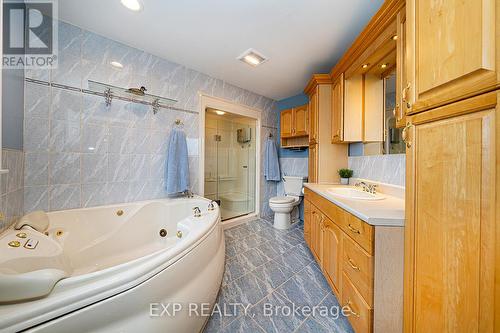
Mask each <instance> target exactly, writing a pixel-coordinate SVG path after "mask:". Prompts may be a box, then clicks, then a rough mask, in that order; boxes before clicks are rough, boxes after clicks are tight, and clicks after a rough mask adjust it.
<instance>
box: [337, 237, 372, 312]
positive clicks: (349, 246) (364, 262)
mask: <svg viewBox="0 0 500 333" xmlns="http://www.w3.org/2000/svg"><path fill="white" fill-rule="evenodd" d="M342 242H343V243H342V246H343V254H342V267H343V270H344V273H345V274H346V275H347V276H348V277H349V279H350V280H351V281H352V283H353V284H354V285H355V286H356V289H357V290H358V292H359V293H360V294H361V296H362V297H363V298H364V300H365V302H366V303H367V304H368V305H369V306H373V256H371V255H369V254H368V253H366V252H365V251H364V250H363V249H362V248H361V247H359V246H358V245H357V244H356V243H354V241H353V240H351V239H350V238H349V237H343V239H342Z"/></svg>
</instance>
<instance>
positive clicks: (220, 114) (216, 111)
mask: <svg viewBox="0 0 500 333" xmlns="http://www.w3.org/2000/svg"><path fill="white" fill-rule="evenodd" d="M215 113H217V114H218V115H219V116H223V115H225V114H226V113H225V112H224V111H220V110H215Z"/></svg>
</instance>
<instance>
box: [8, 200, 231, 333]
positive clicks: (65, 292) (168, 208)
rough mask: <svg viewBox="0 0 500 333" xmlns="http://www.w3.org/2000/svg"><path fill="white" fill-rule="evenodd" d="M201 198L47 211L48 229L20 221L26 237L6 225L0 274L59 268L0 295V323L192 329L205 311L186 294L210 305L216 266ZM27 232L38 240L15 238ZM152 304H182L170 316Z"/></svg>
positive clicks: (212, 221) (42, 327)
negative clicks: (55, 276) (49, 283)
mask: <svg viewBox="0 0 500 333" xmlns="http://www.w3.org/2000/svg"><path fill="white" fill-rule="evenodd" d="M208 204H209V201H208V200H206V199H203V198H199V197H195V198H180V199H162V200H153V201H146V202H138V203H130V204H122V205H113V206H104V207H96V208H88V209H75V210H67V211H59V212H51V213H49V214H48V216H49V221H50V225H49V229H48V236H46V235H43V234H41V233H38V232H36V231H33V230H29V229H26V230H22V231H23V232H25V233H27V238H25V239H19V240H20V241H21V246H20V247H17V248H12V247H8V246H7V243H8V242H9V241H11V240H14V239H18V238H16V237H17V236H16V234H18V233H19V231H16V230H7V231H6V232H4V233H3V234H2V235H0V279H1V278H2V276H3V277H4V278H10V279H13V281H14V283H15V281H16V280H15V278H16V277H22V276H23V274H24V275H26V276H29V274H30V271H33V270H36V271H37V272H35V273H38V272H44V271H43V269H46V268H50V267H53V266H54V267H55V266H57V268H59V269H60V270H62V271H64V272H65V274H66V276H65V277H63V278H62V279H61V280H59V281H58V282H57V283H56V284H55V286H54V287H53V289H52V290H50V292H49V293H48V294H47V295H45V296H42V297H39V298H37V299H31V300H24V301H11V302H9V303H3V304H2V303H0V331H2V332H3V331H7V332H10V331H19V330H28V331H33V332H84V331H85V332H88V331H93V332H138V331H143V332H144V331H147V332H160V331H162V332H167V331H169V332H199V331H200V330H201V329H202V328H203V326H204V324H205V322H206V321H207V319H208V316H204V315H201V313H200V315H196V312H193V311H192V312H191V313H190V312H189V311H188V309H189V308H188V303H195V304H198V305H200V307H201V305H202V304H204V303H206V304H210V305H213V304H214V303H215V299H216V297H217V293H218V290H219V287H220V284H221V281H222V275H223V271H224V256H225V254H224V253H225V248H224V234H223V231H222V227H221V223H220V213H219V209H218V207H216V208H215V210H213V211H209V210H208V209H207V208H208ZM194 207H199V208H200V209H201V211H202V215H201V217H194V214H193V208H194ZM121 211H122V212H123V214H121V215H120V213H121ZM119 215H120V216H119ZM161 229H165V231H166V232H167V234H166V236H165V237H162V236H160V230H161ZM179 231H180V232H181V233H182V237H181V238H179V237H178V236H180V235H178V232H179ZM37 237H38V238H37ZM29 238H33V239H35V238H37V239H40V243H39V245H38V246H37V248H35V249H31V250H30V249H25V248H24V247H23V246H22V244H23V242H24V241H25V240H26V239H29ZM44 242H46V243H47V244H48V243H50V244H49V245H50V246H51V247H47V246H45V247H44V244H45V243H44ZM54 244H55V245H54ZM48 248H50V251H46V253H44V252H43V251H44V249H45V250H46V249H48ZM37 251H39V254H38V256H39V257H37ZM40 253H41V254H40ZM35 273H33V276H34V278H35V279H38V278H40V277H41V276H43V274H41V273H40V274H35ZM16 274H17V275H16ZM27 281H29V279H27ZM0 285H1V283H0ZM26 285H27V288H28V286H29V283H26ZM5 289H7V288H6V287H5V284H4V290H3V291H2V290H0V293H2V292H4V293H5V295H7V293H8V292H9V290H11V289H12V288H10V289H9V290H5ZM160 304H163V306H165V307H167V306H169V304H171V305H170V311H169V312H170V314H172V311H171V310H172V307H173V304H176V306H177V309H179V307H182V309H181V310H180V311H178V312H177V313H176V315H175V316H169V315H168V314H167V313H166V312H163V313H161V312H162V311H160V310H163V309H164V307H162V305H160ZM192 309H194V306H192ZM198 313H199V312H198ZM151 314H153V316H151ZM160 314H161V316H160Z"/></svg>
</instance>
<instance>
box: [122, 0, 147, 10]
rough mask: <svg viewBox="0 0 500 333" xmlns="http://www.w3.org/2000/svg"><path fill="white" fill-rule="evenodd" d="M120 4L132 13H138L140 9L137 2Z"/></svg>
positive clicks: (131, 0)
mask: <svg viewBox="0 0 500 333" xmlns="http://www.w3.org/2000/svg"><path fill="white" fill-rule="evenodd" d="M121 3H122V5H124V6H125V7H127V8H128V9H130V10H133V11H134V12H138V11H140V10H141V9H142V4H141V2H140V1H139V0H121Z"/></svg>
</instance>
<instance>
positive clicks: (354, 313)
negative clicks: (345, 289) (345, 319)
mask: <svg viewBox="0 0 500 333" xmlns="http://www.w3.org/2000/svg"><path fill="white" fill-rule="evenodd" d="M351 305H352V302H351V300H350V299H348V300H347V303H346V304H345V305H344V307H345V308H348V309H349V312H350V313H351V314H352V315H353V316H355V317H357V318H359V313H357V312H355V311H354V310H353V309H352V306H351Z"/></svg>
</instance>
